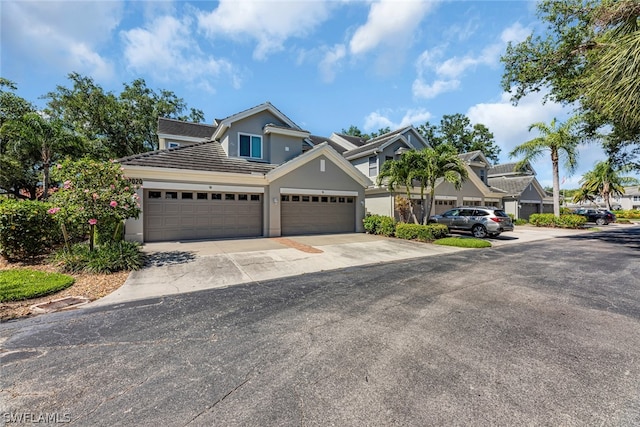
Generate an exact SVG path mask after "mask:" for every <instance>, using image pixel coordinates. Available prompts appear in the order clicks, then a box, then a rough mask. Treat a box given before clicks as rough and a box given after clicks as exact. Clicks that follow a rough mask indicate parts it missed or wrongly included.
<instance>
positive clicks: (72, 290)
mask: <svg viewBox="0 0 640 427" xmlns="http://www.w3.org/2000/svg"><path fill="white" fill-rule="evenodd" d="M13 268H29V269H32V270H41V271H47V272H58V270H57V269H56V267H55V266H54V265H51V264H48V263H47V262H46V261H42V262H40V263H38V262H36V263H33V264H31V263H29V264H26V263H8V262H7V261H6V260H5V259H4V258H2V257H0V270H6V269H13ZM68 274H69V275H70V276H72V277H74V278H75V282H74V284H73V285H71V286H70V287H68V288H66V289H64V290H62V291H59V292H56V293H53V294H50V295H47V296H44V297H40V298H33V299H28V300H23V301H11V302H3V303H0V321H7V320H9V319H15V318H19V317H26V316H30V315H32V313H31V309H30V307H31V306H32V305H34V304H39V303H43V302H48V301H51V300H55V299H60V298H63V297H66V296H84V297H86V298H89V299H90V300H91V301H94V300H96V299H99V298H102V297H104V296H106V295H108V294H110V293H111V292H113V291H115V290H116V289H118V288H119V287H120V286H122V285H123V284H124V282H125V281H126V280H127V277H128V276H129V272H128V271H121V272H118V273H112V274H88V273H68Z"/></svg>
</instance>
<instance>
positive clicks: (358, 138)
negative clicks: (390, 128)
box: [331, 132, 370, 147]
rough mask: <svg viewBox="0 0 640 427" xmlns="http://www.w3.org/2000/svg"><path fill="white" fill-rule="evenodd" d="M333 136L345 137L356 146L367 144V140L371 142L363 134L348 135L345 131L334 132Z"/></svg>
mask: <svg viewBox="0 0 640 427" xmlns="http://www.w3.org/2000/svg"><path fill="white" fill-rule="evenodd" d="M331 136H332V137H333V136H336V137H338V138H340V139H344V140H345V141H347V142H348V143H349V144H351V145H354V146H356V147H362V146H363V145H365V144H366V143H367V142H369V141H370V140H366V139H364V138H363V137H361V136H353V135H347V134H344V133H337V132H334V133H333V135H331Z"/></svg>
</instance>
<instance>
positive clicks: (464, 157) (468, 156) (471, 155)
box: [458, 150, 484, 162]
mask: <svg viewBox="0 0 640 427" xmlns="http://www.w3.org/2000/svg"><path fill="white" fill-rule="evenodd" d="M478 154H482V155H484V153H482V151H480V150H475V151H469V152H468V153H462V154H459V155H458V157H460V159H461V160H462V161H464V162H470V161H472V160H473V158H474V157H476V156H477V155H478Z"/></svg>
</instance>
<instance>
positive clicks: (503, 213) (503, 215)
mask: <svg viewBox="0 0 640 427" xmlns="http://www.w3.org/2000/svg"><path fill="white" fill-rule="evenodd" d="M493 213H494V214H495V216H499V217H502V218H509V215H507V213H506V212H505V211H501V210H495V211H493Z"/></svg>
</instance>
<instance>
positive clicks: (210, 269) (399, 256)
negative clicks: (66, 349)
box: [87, 225, 617, 307]
mask: <svg viewBox="0 0 640 427" xmlns="http://www.w3.org/2000/svg"><path fill="white" fill-rule="evenodd" d="M614 226H617V225H611V226H610V227H614ZM590 232H591V231H588V230H563V229H547V228H536V227H531V226H522V227H516V230H515V231H514V232H511V233H504V234H503V235H501V236H499V237H497V238H493V239H489V240H490V241H491V243H492V244H493V247H501V246H505V245H510V244H517V243H524V242H532V241H538V240H546V239H552V238H556V237H562V236H569V235H575V234H579V233H590ZM459 235H460V236H467V234H459ZM143 250H144V252H145V253H147V255H148V258H149V260H148V266H147V267H145V268H144V269H142V270H139V271H134V272H132V273H131V274H130V275H129V278H128V279H127V281H126V282H125V284H124V285H123V286H122V287H120V288H119V289H118V290H116V291H115V292H113V293H111V294H110V295H108V296H106V297H104V298H102V299H100V300H97V301H95V302H93V303H91V304H89V305H87V307H91V306H96V305H106V304H114V303H123V302H126V301H132V300H138V299H144V298H151V297H160V296H163V295H171V294H178V293H183V292H192V291H198V290H203V289H212V288H221V287H226V286H231V285H236V284H241V283H250V282H255V283H260V282H261V281H265V280H270V279H275V278H280V277H287V276H296V275H300V274H305V273H315V272H320V271H325V270H335V269H340V268H346V267H354V266H361V265H368V264H377V263H383V262H393V261H401V260H406V259H412V258H421V257H428V256H433V255H441V254H447V253H454V252H459V251H463V250H468V249H461V248H454V247H448V246H438V245H433V244H426V243H418V242H410V241H406V240H400V239H394V238H385V237H380V236H372V235H368V234H334V235H319V236H295V237H287V238H257V239H256V238H254V239H237V240H217V241H190V242H162V243H148V244H146V245H145V246H144V249H143Z"/></svg>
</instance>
